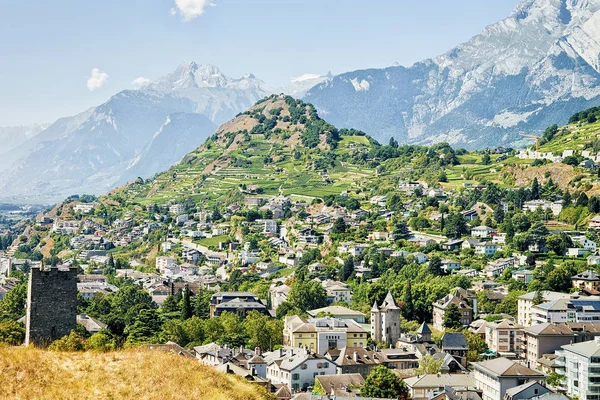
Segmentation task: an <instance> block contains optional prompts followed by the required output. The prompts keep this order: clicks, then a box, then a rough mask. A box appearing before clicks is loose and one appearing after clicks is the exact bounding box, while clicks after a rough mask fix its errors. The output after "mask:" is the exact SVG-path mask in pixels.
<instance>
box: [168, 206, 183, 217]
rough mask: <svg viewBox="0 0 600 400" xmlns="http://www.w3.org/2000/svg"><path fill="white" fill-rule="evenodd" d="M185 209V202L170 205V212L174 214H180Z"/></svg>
mask: <svg viewBox="0 0 600 400" xmlns="http://www.w3.org/2000/svg"><path fill="white" fill-rule="evenodd" d="M184 211H185V207H184V206H183V204H173V205H171V206H169V213H170V214H174V215H179V214H181V213H183V212H184Z"/></svg>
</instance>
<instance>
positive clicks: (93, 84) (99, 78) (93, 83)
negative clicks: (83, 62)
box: [87, 68, 109, 90]
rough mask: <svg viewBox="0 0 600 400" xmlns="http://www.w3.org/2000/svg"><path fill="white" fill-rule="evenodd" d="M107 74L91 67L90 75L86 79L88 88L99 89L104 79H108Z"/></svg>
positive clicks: (104, 81)
mask: <svg viewBox="0 0 600 400" xmlns="http://www.w3.org/2000/svg"><path fill="white" fill-rule="evenodd" d="M108 77H109V75H108V74H107V73H106V72H104V71H100V70H99V69H98V68H94V69H92V76H90V77H89V78H88V80H87V87H88V89H89V90H96V89H100V88H101V87H102V86H104V84H105V83H106V81H107V80H108Z"/></svg>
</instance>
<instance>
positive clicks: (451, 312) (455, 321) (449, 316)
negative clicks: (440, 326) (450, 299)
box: [444, 303, 463, 329]
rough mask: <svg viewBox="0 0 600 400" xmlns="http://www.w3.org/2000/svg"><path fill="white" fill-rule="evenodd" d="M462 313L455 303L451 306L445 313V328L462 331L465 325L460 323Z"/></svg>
mask: <svg viewBox="0 0 600 400" xmlns="http://www.w3.org/2000/svg"><path fill="white" fill-rule="evenodd" d="M460 318H461V313H460V309H459V308H458V306H457V305H456V304H454V303H452V304H450V305H449V306H448V308H447V309H446V312H445V313H444V328H446V329H460V328H462V326H463V324H462V322H461V321H460Z"/></svg>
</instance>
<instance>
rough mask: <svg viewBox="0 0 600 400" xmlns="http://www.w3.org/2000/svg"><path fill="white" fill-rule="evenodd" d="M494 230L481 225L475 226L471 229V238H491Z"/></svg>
mask: <svg viewBox="0 0 600 400" xmlns="http://www.w3.org/2000/svg"><path fill="white" fill-rule="evenodd" d="M495 232H496V230H495V229H494V228H490V227H489V226H485V225H481V226H476V227H475V228H473V229H471V236H473V237H478V238H487V237H490V236H492V233H495Z"/></svg>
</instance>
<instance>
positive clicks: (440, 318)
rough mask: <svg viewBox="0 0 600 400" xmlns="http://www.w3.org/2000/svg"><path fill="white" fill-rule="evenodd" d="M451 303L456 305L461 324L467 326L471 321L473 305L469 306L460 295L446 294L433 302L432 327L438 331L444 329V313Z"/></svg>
mask: <svg viewBox="0 0 600 400" xmlns="http://www.w3.org/2000/svg"><path fill="white" fill-rule="evenodd" d="M451 304H454V305H456V306H457V307H458V309H459V310H460V313H461V319H460V322H461V323H462V324H463V326H465V327H468V326H469V325H470V324H471V322H472V321H473V307H471V306H470V305H469V304H468V303H467V302H466V301H465V300H463V299H461V298H460V297H458V296H455V295H453V294H448V295H446V296H445V297H443V298H441V299H439V300H438V301H436V302H434V303H433V327H434V328H435V329H437V330H439V331H443V330H444V316H445V314H446V310H447V309H448V307H450V305H451Z"/></svg>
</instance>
